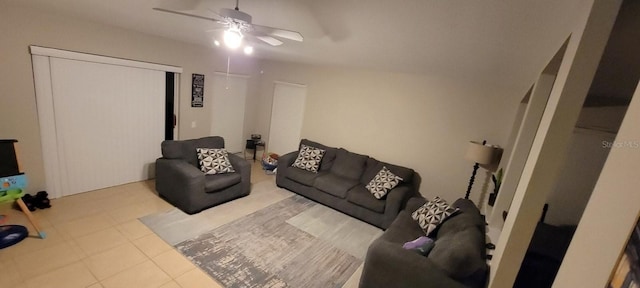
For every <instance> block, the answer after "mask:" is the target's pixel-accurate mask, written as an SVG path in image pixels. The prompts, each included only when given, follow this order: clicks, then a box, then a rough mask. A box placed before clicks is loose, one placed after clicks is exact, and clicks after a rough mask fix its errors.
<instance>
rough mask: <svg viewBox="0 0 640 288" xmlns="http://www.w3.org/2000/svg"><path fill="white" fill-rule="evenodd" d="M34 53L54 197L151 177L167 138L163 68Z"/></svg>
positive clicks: (50, 188) (47, 169) (49, 182)
mask: <svg viewBox="0 0 640 288" xmlns="http://www.w3.org/2000/svg"><path fill="white" fill-rule="evenodd" d="M57 51H61V50H57ZM65 53H66V52H65ZM71 53H73V52H71ZM32 54H34V55H33V56H32V58H33V67H34V75H35V77H34V78H35V82H36V83H35V85H36V97H37V103H38V116H39V118H40V119H39V120H40V130H41V135H42V147H43V158H44V162H45V174H46V180H47V190H48V191H49V192H50V193H51V195H52V196H53V197H60V196H65V195H72V194H76V193H80V192H85V191H91V190H96V189H101V188H105V187H111V186H116V185H121V184H125V183H130V182H136V181H141V180H146V179H149V178H150V177H152V174H153V171H152V166H153V163H154V162H155V159H156V158H158V157H160V156H161V153H160V143H161V142H162V141H163V140H164V124H165V117H164V114H165V108H164V106H165V97H166V95H165V71H163V70H162V69H148V68H141V67H130V66H126V65H122V64H123V63H117V64H107V63H104V61H98V62H94V61H91V60H88V59H83V60H73V59H68V58H69V57H68V56H69V55H67V54H64V55H63V56H64V57H65V58H67V59H65V58H59V57H53V56H50V55H37V52H35V53H34V49H33V48H32ZM45 54H47V53H45ZM77 54H80V53H77ZM80 55H86V54H80ZM97 57H101V56H97ZM105 58H107V57H102V58H101V60H104V59H105ZM117 60H118V59H117ZM143 64H144V63H143ZM153 65H154V64H151V66H153ZM158 66H160V65H158ZM173 68H175V67H173ZM173 72H179V70H177V71H176V70H174V71H173Z"/></svg>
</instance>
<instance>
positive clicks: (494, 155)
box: [464, 141, 502, 199]
mask: <svg viewBox="0 0 640 288" xmlns="http://www.w3.org/2000/svg"><path fill="white" fill-rule="evenodd" d="M486 144H487V141H482V143H480V142H476V141H469V146H468V147H467V154H466V155H465V156H464V158H465V159H467V160H469V161H472V162H474V163H475V164H474V165H473V172H472V173H471V178H469V186H468V187H467V193H466V194H465V195H464V199H469V194H470V193H471V187H472V186H473V182H474V181H475V179H476V173H477V172H478V168H479V167H480V165H482V166H483V167H485V168H486V169H487V170H490V171H491V170H493V171H495V168H497V166H498V165H496V164H498V163H499V162H500V158H501V157H502V148H500V147H498V146H491V145H486Z"/></svg>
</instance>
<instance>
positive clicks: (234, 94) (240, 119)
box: [205, 74, 248, 153]
mask: <svg viewBox="0 0 640 288" xmlns="http://www.w3.org/2000/svg"><path fill="white" fill-rule="evenodd" d="M247 78H248V77H247V76H242V75H228V76H227V75H224V74H216V75H215V76H214V77H213V99H212V101H211V102H212V103H210V104H209V105H211V135H213V136H222V138H224V146H225V148H226V149H227V151H229V153H238V152H242V151H244V140H245V139H244V111H245V103H246V98H247V82H248V81H247V80H248V79H247ZM205 105H207V104H205Z"/></svg>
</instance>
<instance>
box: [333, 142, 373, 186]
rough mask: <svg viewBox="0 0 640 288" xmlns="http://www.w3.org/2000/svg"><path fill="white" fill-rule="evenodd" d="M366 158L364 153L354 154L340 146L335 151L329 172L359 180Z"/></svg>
mask: <svg viewBox="0 0 640 288" xmlns="http://www.w3.org/2000/svg"><path fill="white" fill-rule="evenodd" d="M368 158H369V157H368V156H366V155H360V154H356V153H353V152H349V151H347V150H345V149H342V148H340V149H338V151H337V152H336V160H335V161H334V162H333V165H332V166H331V173H333V174H337V175H339V176H342V177H345V178H349V179H353V180H359V179H360V177H361V176H362V173H363V172H364V166H365V164H366V162H367V159H368ZM369 180H371V179H369Z"/></svg>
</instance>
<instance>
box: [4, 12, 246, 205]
mask: <svg viewBox="0 0 640 288" xmlns="http://www.w3.org/2000/svg"><path fill="white" fill-rule="evenodd" d="M0 39H2V40H1V43H2V44H1V46H2V48H1V50H0V63H2V65H0V123H1V124H0V138H2V139H18V140H19V141H20V143H19V145H20V158H21V162H22V166H23V167H24V168H23V169H24V170H25V172H26V174H27V175H28V177H29V186H28V189H27V192H33V191H38V190H44V189H45V188H46V187H45V180H44V170H43V169H44V168H43V164H42V153H43V152H42V149H41V146H40V132H39V128H38V119H37V112H36V101H35V92H34V84H33V72H32V68H31V57H30V54H29V48H28V47H29V45H39V46H43V47H51V48H59V49H66V50H72V51H78V52H85V53H92V54H98V55H105V56H111V57H119V58H126V59H133V60H139V61H146V62H154V63H161V64H168V65H173V66H180V67H182V68H183V69H184V73H183V74H182V78H181V82H180V94H181V98H180V118H179V121H178V122H179V126H180V135H179V137H180V138H181V139H188V138H195V137H201V136H205V135H208V134H209V129H210V127H209V123H210V121H209V116H210V115H209V111H211V110H210V109H209V106H208V105H210V104H211V93H212V91H213V89H212V88H213V86H212V82H213V81H212V80H213V75H214V72H215V71H216V70H219V71H225V70H226V57H225V56H224V55H222V56H221V55H219V53H218V52H217V51H216V50H213V49H208V48H206V47H202V46H196V45H191V44H185V43H181V42H177V41H173V40H169V39H166V38H161V37H157V36H151V35H147V34H142V33H138V32H134V31H130V30H124V29H121V28H116V27H111V26H105V25H102V24H97V23H93V22H89V21H85V20H82V19H73V18H69V17H66V16H65V17H63V16H60V15H56V14H54V13H52V12H48V11H38V10H33V9H25V8H22V7H21V6H20V1H0ZM252 65H253V64H252V60H251V58H246V57H234V58H233V59H232V66H231V69H232V71H231V72H232V73H238V74H252V73H253V71H255V69H253V68H252ZM192 73H200V74H205V99H204V105H205V107H204V108H191V105H190V100H191V74H192ZM252 89H255V87H254V86H251V87H249V90H250V92H249V93H255V90H252ZM252 91H253V92H252ZM247 101H248V102H249V101H250V100H249V99H247ZM247 105H254V104H249V103H248V104H247ZM254 106H255V105H254ZM192 121H196V128H191V122H192ZM245 127H246V126H245ZM245 130H249V129H248V128H247V129H245ZM246 134H247V135H248V134H250V132H246ZM158 145H160V143H158Z"/></svg>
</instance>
